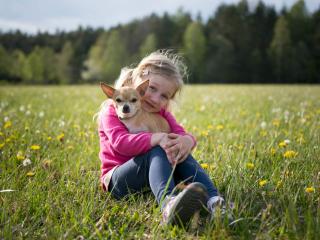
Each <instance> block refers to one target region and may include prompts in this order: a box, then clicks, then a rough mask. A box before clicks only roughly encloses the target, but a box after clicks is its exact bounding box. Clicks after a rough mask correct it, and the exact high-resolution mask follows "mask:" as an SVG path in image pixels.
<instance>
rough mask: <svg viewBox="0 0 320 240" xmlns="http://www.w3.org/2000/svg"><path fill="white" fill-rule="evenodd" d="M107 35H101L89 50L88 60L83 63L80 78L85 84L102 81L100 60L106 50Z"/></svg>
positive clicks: (105, 33) (104, 33)
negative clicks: (83, 67) (83, 68)
mask: <svg viewBox="0 0 320 240" xmlns="http://www.w3.org/2000/svg"><path fill="white" fill-rule="evenodd" d="M108 36H109V34H108V33H107V32H103V33H101V35H100V36H99V37H98V39H97V41H96V43H95V44H94V45H93V46H92V47H91V48H90V51H89V56H88V59H87V60H86V61H85V62H84V66H85V70H84V71H83V72H82V78H83V79H84V80H85V81H87V82H90V81H91V82H92V81H95V80H102V78H103V76H102V67H103V66H102V58H103V54H104V50H105V49H106V48H107V41H108Z"/></svg>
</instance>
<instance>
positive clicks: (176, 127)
mask: <svg viewBox="0 0 320 240" xmlns="http://www.w3.org/2000/svg"><path fill="white" fill-rule="evenodd" d="M160 114H161V115H162V116H163V117H164V118H165V119H166V120H167V122H168V124H169V126H170V129H171V133H175V134H178V135H181V136H185V137H188V138H189V139H190V140H191V141H192V143H193V144H192V149H193V148H194V147H195V146H196V145H197V141H196V139H195V137H194V136H193V135H191V134H190V133H187V132H186V131H185V130H184V128H183V127H182V126H181V125H180V124H179V123H177V120H176V119H175V117H174V116H173V115H172V114H171V113H170V112H168V111H165V110H162V111H161V112H160Z"/></svg>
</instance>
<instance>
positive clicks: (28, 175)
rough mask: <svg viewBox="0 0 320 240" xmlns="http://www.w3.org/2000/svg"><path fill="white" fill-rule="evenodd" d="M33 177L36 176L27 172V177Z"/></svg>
mask: <svg viewBox="0 0 320 240" xmlns="http://www.w3.org/2000/svg"><path fill="white" fill-rule="evenodd" d="M34 175H36V174H35V173H34V172H27V177H33V176H34Z"/></svg>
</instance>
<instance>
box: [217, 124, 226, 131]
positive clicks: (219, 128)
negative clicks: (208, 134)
mask: <svg viewBox="0 0 320 240" xmlns="http://www.w3.org/2000/svg"><path fill="white" fill-rule="evenodd" d="M216 129H217V130H222V129H224V126H223V125H222V124H219V125H217V126H216Z"/></svg>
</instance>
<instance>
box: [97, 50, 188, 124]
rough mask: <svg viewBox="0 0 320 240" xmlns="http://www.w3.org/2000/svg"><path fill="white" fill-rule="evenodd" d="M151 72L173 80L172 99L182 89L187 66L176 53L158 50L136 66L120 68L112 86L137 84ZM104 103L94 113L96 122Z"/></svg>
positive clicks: (117, 87) (119, 86)
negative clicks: (174, 89)
mask: <svg viewBox="0 0 320 240" xmlns="http://www.w3.org/2000/svg"><path fill="white" fill-rule="evenodd" d="M151 74H158V75H161V76H163V77H165V78H167V79H168V80H171V81H174V83H175V85H176V87H177V88H176V91H175V92H174V94H173V96H172V99H170V100H174V98H175V96H176V93H178V92H179V93H180V92H181V90H182V87H183V84H184V81H183V79H184V78H186V77H187V68H186V65H185V64H184V62H183V60H182V58H181V56H179V55H178V54H174V53H173V52H172V51H171V50H158V51H155V52H153V53H151V54H150V55H148V56H146V57H144V58H143V59H142V60H141V61H140V63H139V64H138V66H137V67H135V68H128V67H124V68H122V69H121V73H120V76H119V78H118V79H117V80H116V82H115V84H114V87H115V88H116V89H119V88H121V87H123V86H128V85H129V86H130V85H131V86H137V85H139V83H141V82H142V81H144V80H146V79H147V78H148V77H150V75H151ZM106 105H107V101H104V102H103V103H102V104H101V106H100V111H99V112H98V113H96V114H95V116H96V115H98V119H97V120H98V122H99V119H100V117H101V116H102V114H103V112H104V110H103V108H105V107H106Z"/></svg>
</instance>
